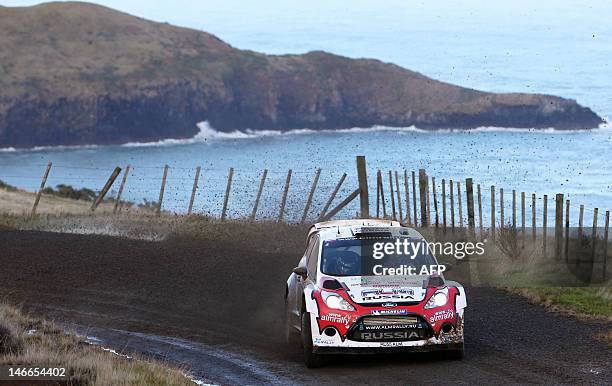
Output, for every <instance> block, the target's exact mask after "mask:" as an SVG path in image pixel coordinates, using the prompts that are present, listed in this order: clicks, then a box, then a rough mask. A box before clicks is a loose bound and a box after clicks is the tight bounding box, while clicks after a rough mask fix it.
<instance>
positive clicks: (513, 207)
mask: <svg viewBox="0 0 612 386" xmlns="http://www.w3.org/2000/svg"><path fill="white" fill-rule="evenodd" d="M512 228H513V230H516V190H515V189H512Z"/></svg>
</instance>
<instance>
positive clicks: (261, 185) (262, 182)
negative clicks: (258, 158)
mask: <svg viewBox="0 0 612 386" xmlns="http://www.w3.org/2000/svg"><path fill="white" fill-rule="evenodd" d="M266 177H268V169H264V171H263V174H262V175H261V180H260V181H259V188H258V189H257V196H255V205H253V211H252V212H251V221H255V219H256V218H257V208H258V207H259V200H260V199H261V194H262V192H263V189H264V185H265V183H266Z"/></svg>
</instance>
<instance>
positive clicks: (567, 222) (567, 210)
mask: <svg viewBox="0 0 612 386" xmlns="http://www.w3.org/2000/svg"><path fill="white" fill-rule="evenodd" d="M569 227H570V200H565V261H566V262H567V261H568V259H569Z"/></svg>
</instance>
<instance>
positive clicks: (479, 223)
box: [476, 184, 483, 237]
mask: <svg viewBox="0 0 612 386" xmlns="http://www.w3.org/2000/svg"><path fill="white" fill-rule="evenodd" d="M476 191H477V193H478V228H479V229H480V237H482V232H483V229H482V195H481V192H480V184H477V185H476Z"/></svg>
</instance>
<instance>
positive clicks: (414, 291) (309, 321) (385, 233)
mask: <svg viewBox="0 0 612 386" xmlns="http://www.w3.org/2000/svg"><path fill="white" fill-rule="evenodd" d="M307 242H308V245H307V248H306V252H305V253H304V256H303V257H302V258H301V259H300V262H299V264H298V266H297V267H296V268H294V269H293V273H292V274H291V275H290V276H289V279H288V280H287V288H286V294H285V296H286V297H285V299H286V300H285V306H286V337H287V340H288V342H290V343H295V344H298V343H300V342H301V344H302V346H303V348H304V355H305V362H306V365H307V366H308V367H317V366H320V365H321V363H322V358H323V356H324V355H326V354H343V353H346V354H350V353H353V354H361V353H384V352H401V351H435V350H445V351H446V352H447V353H448V354H450V356H451V357H455V358H461V357H462V356H463V315H464V310H465V307H466V305H467V302H466V296H465V290H464V289H463V287H462V286H461V285H460V284H458V283H456V282H452V281H446V280H445V279H444V276H443V274H442V272H443V270H444V268H443V267H442V268H440V266H439V265H438V263H437V260H436V258H435V256H433V254H432V253H431V252H430V251H429V249H428V248H424V249H419V250H418V251H417V250H416V249H413V253H412V255H410V254H408V255H403V254H402V253H401V252H406V251H407V250H409V248H407V247H406V249H405V250H404V251H402V250H401V247H402V246H408V245H419V243H423V242H425V240H424V239H423V236H421V234H420V233H419V232H417V231H416V230H414V229H412V228H406V227H403V226H401V225H400V224H399V223H398V222H391V221H380V220H344V221H330V222H325V223H319V224H315V225H314V226H313V227H312V228H311V230H310V232H309V234H308V239H307ZM410 243H412V244H410ZM381 245H383V246H384V245H387V246H389V245H391V246H396V247H398V248H397V250H395V248H394V247H389V248H388V249H387V250H384V253H381V247H380V246H381ZM392 249H393V250H392ZM381 255H383V256H381ZM436 267H438V269H437V270H436Z"/></svg>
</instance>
